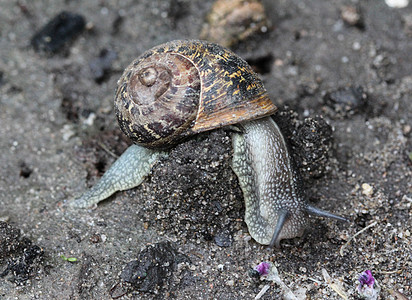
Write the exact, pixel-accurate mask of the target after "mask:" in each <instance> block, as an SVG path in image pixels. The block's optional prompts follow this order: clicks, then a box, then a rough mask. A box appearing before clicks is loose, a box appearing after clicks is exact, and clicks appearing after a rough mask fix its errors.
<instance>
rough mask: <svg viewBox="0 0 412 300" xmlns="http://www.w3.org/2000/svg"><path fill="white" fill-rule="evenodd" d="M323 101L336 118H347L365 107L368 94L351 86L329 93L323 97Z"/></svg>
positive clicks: (360, 88)
mask: <svg viewBox="0 0 412 300" xmlns="http://www.w3.org/2000/svg"><path fill="white" fill-rule="evenodd" d="M323 100H324V101H325V104H326V105H328V106H329V107H330V108H332V109H333V110H334V112H335V114H336V116H338V117H348V116H351V115H353V114H355V113H358V112H360V111H361V110H362V109H364V108H365V107H366V105H367V101H368V94H366V92H364V90H363V88H362V87H360V86H358V87H354V86H351V87H345V88H341V89H338V90H336V91H333V92H329V93H327V94H326V95H325V96H324V97H323Z"/></svg>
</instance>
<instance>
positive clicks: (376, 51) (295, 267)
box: [0, 0, 412, 299]
mask: <svg viewBox="0 0 412 300" xmlns="http://www.w3.org/2000/svg"><path fill="white" fill-rule="evenodd" d="M211 5H212V1H184V0H182V1H179V0H175V1H165V0H157V1H149V0H147V1H146V0H145V1H116V2H111V1H101V0H99V1H97V0H91V1H33V2H32V1H7V0H1V1H0V6H1V10H0V91H1V93H0V136H1V140H0V153H1V154H0V165H1V166H2V167H1V169H0V170H1V171H0V208H1V209H0V220H1V221H4V222H6V223H7V224H6V223H0V224H1V226H0V242H1V247H0V267H1V268H0V273H3V276H2V278H0V299H111V298H116V297H118V299H163V298H175V299H253V298H254V297H255V296H256V295H257V294H258V293H259V291H260V290H261V289H262V288H263V286H264V285H265V284H270V287H269V289H268V291H266V293H265V294H264V295H263V296H262V299H281V298H282V297H285V296H284V295H285V292H284V290H282V288H281V287H280V285H278V284H275V283H272V282H268V281H260V280H259V279H256V278H254V277H253V276H250V272H249V271H250V269H251V268H253V267H254V266H255V265H257V264H258V263H260V262H262V261H271V262H273V263H274V264H275V265H276V266H277V268H278V271H279V275H280V278H281V279H282V280H283V281H284V283H285V284H286V285H287V286H288V287H289V288H290V289H291V290H292V291H293V293H294V294H295V296H296V298H297V299H343V296H342V295H343V294H341V295H338V293H337V291H336V290H337V289H338V288H337V287H336V286H339V289H341V290H342V291H343V292H344V293H346V295H348V299H357V294H356V286H357V285H358V280H357V279H358V276H359V274H360V273H361V272H363V271H364V270H366V269H370V270H372V273H373V274H374V276H375V279H376V280H377V281H378V282H379V284H380V287H381V292H380V297H381V298H380V299H410V298H411V297H412V271H411V270H412V261H411V253H412V245H411V241H412V237H411V231H412V229H411V227H412V220H411V205H412V202H411V201H412V200H411V199H412V182H411V178H412V158H411V153H412V143H411V134H412V129H411V126H412V123H411V116H412V106H411V101H412V65H411V62H412V5H409V7H406V8H390V7H388V6H387V5H386V4H385V2H383V1H378V0H374V1H372V0H371V1H344V0H338V1H316V0H309V1H305V2H304V3H303V1H297V0H292V1H265V2H264V5H265V10H266V14H267V16H268V19H269V21H270V26H268V30H267V32H266V33H264V34H259V35H256V36H254V37H252V38H249V39H247V40H245V41H243V42H241V43H240V44H238V45H237V46H233V47H232V49H233V50H234V51H235V52H237V53H238V54H239V55H241V56H242V57H244V58H246V59H248V60H249V61H250V62H251V63H252V64H255V65H256V66H257V67H258V68H262V67H264V71H262V74H261V77H262V79H263V81H264V83H265V85H266V87H267V89H268V92H269V94H270V96H271V98H272V99H273V100H274V101H275V103H276V104H277V105H278V106H279V107H281V108H282V107H284V106H285V105H287V106H288V107H289V108H291V109H293V110H294V111H295V112H297V116H298V117H297V118H298V119H300V120H303V119H304V118H307V117H314V116H316V115H323V116H324V119H325V120H326V121H327V122H328V123H329V124H330V125H331V127H332V128H333V144H332V145H333V149H332V151H331V153H330V157H329V159H328V161H327V162H325V164H326V166H327V167H326V168H325V170H324V171H323V172H321V174H318V175H317V176H316V177H317V178H314V176H306V177H305V178H306V179H307V184H306V185H307V186H308V187H307V191H308V195H309V196H310V200H311V201H314V202H316V205H317V206H318V207H321V208H323V209H327V210H330V211H333V212H335V213H337V214H340V215H343V216H346V217H348V218H350V219H351V222H350V223H349V224H340V223H336V222H335V221H329V220H324V219H320V218H312V219H311V222H310V226H309V227H308V229H307V232H306V234H305V235H304V236H303V237H302V238H298V239H294V240H286V241H283V242H282V247H281V248H280V249H274V250H271V251H268V250H267V249H266V248H265V247H263V246H261V245H259V244H257V243H256V242H254V241H253V240H251V239H250V236H249V235H248V232H247V227H246V224H245V223H244V222H243V221H242V220H243V213H244V208H243V200H242V194H241V191H240V189H239V187H238V185H237V179H236V176H235V175H234V174H233V173H232V171H231V170H230V156H231V149H230V148H231V147H230V137H229V134H228V133H227V132H225V131H222V130H220V131H217V132H214V133H212V134H205V135H202V136H201V137H200V138H199V139H192V140H189V141H187V142H185V143H183V144H182V145H179V146H178V147H177V148H176V149H174V150H172V154H171V158H170V159H165V160H163V161H161V163H160V164H158V165H157V166H156V167H155V168H154V170H153V171H152V173H151V176H150V177H149V178H148V179H147V180H145V182H144V183H143V184H142V185H141V186H140V187H138V188H136V189H133V190H131V191H127V192H122V193H117V194H116V195H114V196H113V197H111V198H110V199H109V200H107V201H105V202H104V203H102V204H100V205H98V207H97V208H96V209H94V210H80V211H76V210H69V209H67V208H66V206H65V204H66V203H67V201H70V200H71V199H73V198H74V197H75V196H78V195H80V194H81V193H82V192H83V191H84V190H85V189H86V188H87V187H89V186H91V185H92V184H93V183H95V182H96V181H97V180H98V178H99V177H100V176H101V175H102V173H103V172H104V171H105V170H106V169H107V168H108V166H110V165H111V164H112V163H113V161H114V160H115V156H118V155H120V154H121V153H122V151H124V149H125V148H126V147H127V145H128V143H129V142H128V141H127V140H126V138H124V137H123V136H122V134H121V132H120V131H119V129H118V128H117V124H116V121H115V117H114V112H113V106H112V101H113V91H114V88H115V85H116V81H117V80H118V78H119V76H120V75H121V73H122V71H123V69H124V68H125V67H126V66H127V65H128V64H129V63H130V62H131V61H132V60H133V59H134V58H135V57H137V56H138V55H139V54H141V53H142V52H143V51H144V50H147V49H149V48H151V47H152V46H155V45H157V44H159V43H162V42H166V41H168V40H173V39H183V38H185V39H186V38H198V37H199V33H200V32H201V29H202V26H203V23H204V22H205V21H204V20H205V16H206V14H207V12H208V11H209V9H210V8H211ZM351 9H355V15H356V14H357V15H358V16H360V17H361V19H360V20H358V21H355V22H353V23H351V24H348V23H347V22H348V21H350V19H348V17H347V16H346V17H345V16H342V11H344V12H348V10H349V12H350V11H351ZM62 10H66V11H70V12H74V13H80V14H82V15H83V16H84V18H85V20H86V29H85V31H83V33H81V34H80V36H78V37H77V38H75V39H74V40H73V41H71V42H70V43H69V44H68V45H67V46H66V47H65V49H64V50H63V51H61V52H60V53H57V54H55V55H45V54H42V53H39V52H36V51H35V50H34V49H33V47H32V46H31V45H30V40H31V38H32V36H33V35H34V34H35V33H36V32H38V30H40V28H41V27H42V26H43V25H44V24H46V23H47V22H48V21H49V20H50V19H52V18H53V17H54V16H55V15H57V14H58V13H60V12H61V11H62ZM345 21H346V23H345ZM349 23H350V22H349ZM103 49H106V50H109V51H113V52H114V53H116V55H117V56H116V59H114V61H113V63H112V65H111V66H109V67H108V70H107V71H106V73H105V76H104V77H103V78H100V79H98V80H96V78H95V76H93V73H92V72H91V68H90V65H89V63H90V62H91V61H93V59H96V58H97V57H99V55H100V53H101V51H102V50H103ZM358 86H360V87H362V89H363V93H364V96H365V95H366V96H367V97H366V96H365V97H364V100H363V101H365V102H366V103H365V104H364V105H359V107H357V106H356V105H355V108H353V107H351V106H350V108H351V109H349V110H345V109H343V112H342V111H339V109H337V107H336V104H334V103H332V104H331V103H330V102H327V101H326V100H325V99H326V98H327V96H325V95H326V94H327V93H331V92H332V93H333V92H336V91H338V90H340V89H343V88H345V87H358ZM352 108H353V109H352ZM179 172H183V174H182V175H181V176H179ZM303 172H305V170H303ZM306 172H307V174H310V172H309V171H308V170H306ZM189 179H191V181H190V182H189V181H188V180H189ZM176 203H178V204H176ZM183 203H184V204H183ZM174 205H175V207H174ZM183 213H184V214H185V216H182V214H183ZM213 214H215V216H213ZM365 228H366V230H364V231H362V232H361V233H360V234H359V235H357V236H356V237H355V238H354V239H351V237H352V236H354V235H355V234H356V233H357V232H359V231H361V230H363V229H365ZM19 232H21V236H20V235H19ZM165 241H169V242H170V244H156V243H159V242H165ZM349 241H350V242H349ZM347 242H349V244H346V243H347ZM150 245H157V246H156V247H158V248H159V247H160V248H161V249H160V250H159V251H160V252H159V253H162V255H159V256H158V258H159V257H160V258H159V263H160V264H163V266H164V270H163V271H164V273H160V274H161V276H160V277H162V278H163V279H164V280H163V281H160V282H158V283H157V284H156V282H154V280H155V279H154V278H155V275H153V274H152V273H150V274H151V276H154V277H153V278H148V279H147V280H148V281H146V282H145V283H144V284H146V291H144V290H145V289H144V288H142V285H130V284H127V283H125V282H124V281H123V279H124V278H125V277H124V276H126V275H125V273H124V272H123V275H121V274H122V270H123V269H124V268H125V266H126V265H127V264H128V263H129V262H130V261H132V260H134V259H136V258H137V257H140V258H144V257H145V256H144V255H143V254H144V253H146V252H144V253H143V254H141V255H140V256H139V253H140V252H141V250H143V249H146V251H149V252H150V251H152V250H153V249H154V248H152V247H151V246H150ZM219 245H220V246H219ZM221 246H226V247H221ZM162 247H163V248H162ZM147 249H149V250H147ZM156 249H157V248H156ZM61 255H64V256H65V257H74V258H77V261H76V262H69V261H66V260H64V259H62V258H61ZM149 257H150V255H149ZM162 259H164V260H162ZM129 267H130V265H129V266H128V267H126V269H127V268H129ZM6 270H9V271H8V272H5V271H6ZM163 271H162V272H163ZM325 271H326V272H327V273H328V274H329V275H330V277H331V280H332V281H329V282H327V281H325V278H324V275H323V274H324V273H325ZM122 276H123V277H122ZM150 280H153V282H152V283H153V285H151V284H150ZM401 295H403V297H405V298H402V296H401Z"/></svg>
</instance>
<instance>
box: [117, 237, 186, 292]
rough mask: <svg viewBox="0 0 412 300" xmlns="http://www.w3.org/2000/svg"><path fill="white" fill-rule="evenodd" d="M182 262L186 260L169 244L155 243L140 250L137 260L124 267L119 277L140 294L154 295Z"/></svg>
mask: <svg viewBox="0 0 412 300" xmlns="http://www.w3.org/2000/svg"><path fill="white" fill-rule="evenodd" d="M183 261H188V259H187V258H186V256H184V255H182V254H179V253H178V252H177V250H176V249H175V248H174V246H173V245H172V244H171V243H169V242H161V243H157V244H154V245H151V246H149V247H147V248H146V249H144V250H142V251H141V252H140V253H139V256H138V259H137V260H134V261H131V262H129V263H128V264H127V265H126V267H125V268H124V269H123V272H122V274H121V275H120V277H121V279H122V280H124V281H126V282H128V283H131V284H132V285H133V286H134V287H135V288H136V289H137V290H139V291H141V292H149V293H154V292H155V290H156V289H157V288H161V287H162V286H163V284H164V283H165V282H169V281H170V279H171V277H172V276H173V272H174V271H175V269H176V267H177V264H178V263H180V262H183Z"/></svg>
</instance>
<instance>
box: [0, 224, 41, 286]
mask: <svg viewBox="0 0 412 300" xmlns="http://www.w3.org/2000/svg"><path fill="white" fill-rule="evenodd" d="M0 241H1V243H0V270H2V271H0V278H1V277H6V276H8V275H10V276H9V277H8V280H10V281H11V282H14V283H16V284H22V283H24V282H25V281H27V280H28V279H30V278H31V277H32V276H33V274H34V273H35V272H36V270H37V268H38V263H39V262H41V259H42V257H43V250H42V249H41V248H40V247H39V246H37V245H33V243H32V242H31V241H30V240H29V239H28V238H25V237H21V234H20V230H18V229H16V228H13V227H12V226H11V225H9V224H7V223H5V222H0ZM4 267H5V268H4Z"/></svg>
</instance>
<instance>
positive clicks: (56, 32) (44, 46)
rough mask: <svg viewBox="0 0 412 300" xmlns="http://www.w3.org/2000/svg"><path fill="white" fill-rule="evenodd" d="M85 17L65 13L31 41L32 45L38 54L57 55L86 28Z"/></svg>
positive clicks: (60, 14) (58, 16) (59, 15)
mask: <svg viewBox="0 0 412 300" xmlns="http://www.w3.org/2000/svg"><path fill="white" fill-rule="evenodd" d="M85 26H86V21H85V19H84V17H83V16H81V15H79V14H75V13H71V12H66V11H63V12H61V13H59V14H58V15H57V16H56V17H54V18H53V19H52V20H51V21H50V22H48V23H47V24H46V25H45V26H44V27H43V28H42V29H40V31H38V32H37V33H36V34H35V35H34V36H33V37H32V39H31V45H32V46H33V48H34V49H35V50H36V51H38V52H46V53H48V54H55V53H57V52H59V51H60V50H62V49H63V47H64V46H65V45H66V44H67V43H68V42H70V41H72V40H73V39H75V38H76V37H77V36H78V35H79V34H80V33H81V32H82V31H83V30H84V28H85Z"/></svg>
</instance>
